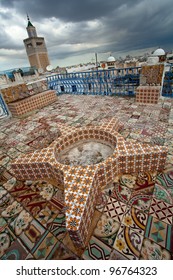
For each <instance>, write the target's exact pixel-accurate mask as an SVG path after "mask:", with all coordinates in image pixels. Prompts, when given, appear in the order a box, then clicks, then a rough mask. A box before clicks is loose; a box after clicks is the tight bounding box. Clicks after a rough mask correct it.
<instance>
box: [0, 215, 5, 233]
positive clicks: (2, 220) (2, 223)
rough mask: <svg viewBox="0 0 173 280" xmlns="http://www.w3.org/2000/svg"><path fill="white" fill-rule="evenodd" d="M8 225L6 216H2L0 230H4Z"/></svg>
mask: <svg viewBox="0 0 173 280" xmlns="http://www.w3.org/2000/svg"><path fill="white" fill-rule="evenodd" d="M6 225H7V221H6V220H5V219H4V218H2V217H0V232H1V231H3V230H4V228H5V227H6Z"/></svg>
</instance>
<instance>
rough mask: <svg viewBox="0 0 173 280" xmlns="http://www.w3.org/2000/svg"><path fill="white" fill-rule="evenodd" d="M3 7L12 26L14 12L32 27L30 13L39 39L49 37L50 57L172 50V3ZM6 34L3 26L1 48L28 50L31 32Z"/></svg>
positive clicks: (93, 0) (12, 2)
mask: <svg viewBox="0 0 173 280" xmlns="http://www.w3.org/2000/svg"><path fill="white" fill-rule="evenodd" d="M0 7H3V8H7V10H8V11H7V12H0V17H1V19H3V20H4V22H6V23H7V22H9V24H10V17H11V16H12V12H11V13H10V11H12V10H11V9H13V12H14V14H17V15H18V18H21V22H20V21H18V22H16V24H17V25H19V26H24V25H25V22H26V24H27V20H26V14H27V13H28V14H29V16H30V19H31V22H32V23H33V24H34V25H35V27H36V28H37V33H38V36H44V37H45V40H46V44H47V47H48V51H49V53H50V59H54V58H55V57H57V58H65V57H70V56H73V55H80V54H81V55H84V54H85V53H89V52H104V51H105V52H108V51H111V52H112V53H114V54H115V56H116V53H117V54H119V53H120V52H121V53H125V54H127V53H128V52H130V51H133V50H136V51H138V50H141V49H146V48H152V47H153V48H154V47H157V46H160V47H162V48H164V49H165V50H170V49H172V45H173V36H172V26H173V17H172V14H173V5H172V0H164V1H163V0H152V1H151V0H108V1H105V0H84V1H81V0H63V1H62V0H49V1H44V0H30V1H23V0H9V1H6V0H1V1H0ZM3 20H2V22H3ZM25 20H26V21H25ZM16 21H17V19H16ZM59 25H61V26H62V29H63V31H61V32H59V31H57V30H58V27H59ZM48 26H50V29H49V28H48ZM3 30H4V28H3V24H1V30H0V36H1V38H2V39H1V40H0V47H1V48H2V47H3V48H14V49H22V48H23V42H22V41H23V39H24V38H26V37H27V34H26V36H25V37H24V38H21V41H20V42H19V41H18V42H15V41H14V40H13V41H12V40H11V38H10V35H9V33H8V34H7V33H6V32H4V31H3ZM79 44H81V48H78V47H77V45H79ZM64 45H66V47H63V46H64ZM85 45H86V48H85ZM89 45H91V46H89ZM68 46H69V47H68ZM75 46H76V47H75Z"/></svg>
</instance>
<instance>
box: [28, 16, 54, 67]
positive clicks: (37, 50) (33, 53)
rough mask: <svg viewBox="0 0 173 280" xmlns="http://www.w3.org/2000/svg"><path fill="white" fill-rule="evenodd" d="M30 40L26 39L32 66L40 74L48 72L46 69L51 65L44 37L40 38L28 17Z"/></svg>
mask: <svg viewBox="0 0 173 280" xmlns="http://www.w3.org/2000/svg"><path fill="white" fill-rule="evenodd" d="M26 29H27V32H28V38H27V39H24V40H23V42H24V45H25V48H26V53H27V56H28V59H29V63H30V65H31V66H33V67H36V68H37V69H38V71H39V72H44V71H46V67H47V66H48V65H50V61H49V57H48V52H47V48H46V44H45V41H44V38H43V37H38V36H37V32H36V28H35V27H34V26H33V25H32V23H31V21H30V19H29V17H28V25H27V27H26Z"/></svg>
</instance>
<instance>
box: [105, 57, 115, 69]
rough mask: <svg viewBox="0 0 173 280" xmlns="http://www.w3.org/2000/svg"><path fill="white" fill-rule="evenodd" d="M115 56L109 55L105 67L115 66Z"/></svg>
mask: <svg viewBox="0 0 173 280" xmlns="http://www.w3.org/2000/svg"><path fill="white" fill-rule="evenodd" d="M115 67H116V66H115V57H113V56H112V55H110V56H109V57H108V59H107V68H108V69H112V68H115Z"/></svg>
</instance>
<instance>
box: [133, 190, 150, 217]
mask: <svg viewBox="0 0 173 280" xmlns="http://www.w3.org/2000/svg"><path fill="white" fill-rule="evenodd" d="M151 199H152V196H151V195H146V194H142V193H137V194H136V193H132V195H131V198H130V200H129V202H128V205H129V206H130V207H132V206H133V207H135V208H138V209H140V210H143V211H145V212H146V213H147V212H148V210H149V207H150V203H151Z"/></svg>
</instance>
